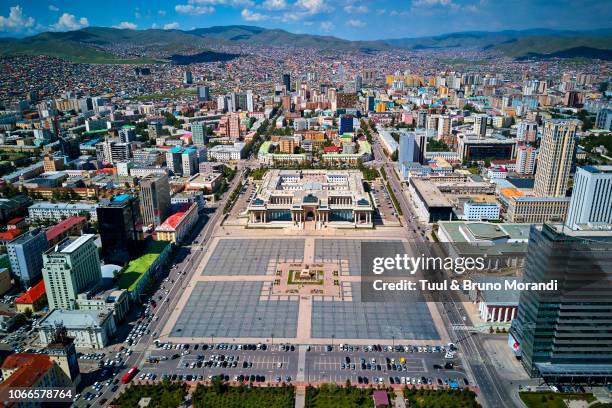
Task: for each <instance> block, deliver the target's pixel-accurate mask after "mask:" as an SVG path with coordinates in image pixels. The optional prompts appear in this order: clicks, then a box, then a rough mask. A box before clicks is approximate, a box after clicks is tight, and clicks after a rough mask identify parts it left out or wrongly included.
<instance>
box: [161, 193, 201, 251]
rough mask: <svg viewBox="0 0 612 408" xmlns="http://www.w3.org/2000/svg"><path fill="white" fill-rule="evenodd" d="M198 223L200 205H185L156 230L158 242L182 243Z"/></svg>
mask: <svg viewBox="0 0 612 408" xmlns="http://www.w3.org/2000/svg"><path fill="white" fill-rule="evenodd" d="M197 221H198V205H197V204H196V203H191V204H189V203H187V204H183V205H182V206H181V207H180V209H179V210H178V211H177V212H175V213H174V214H172V215H171V216H169V217H168V218H166V221H164V222H163V224H162V225H160V226H159V227H157V228H155V234H156V240H157V241H170V242H174V243H177V242H182V241H183V239H184V238H185V236H187V234H188V233H189V231H190V230H191V228H192V227H193V226H194V225H195V223H196V222H197Z"/></svg>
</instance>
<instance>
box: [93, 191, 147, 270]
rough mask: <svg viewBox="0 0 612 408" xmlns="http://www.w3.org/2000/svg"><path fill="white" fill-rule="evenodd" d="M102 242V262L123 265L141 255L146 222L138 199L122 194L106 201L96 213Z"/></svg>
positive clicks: (102, 202)
mask: <svg viewBox="0 0 612 408" xmlns="http://www.w3.org/2000/svg"><path fill="white" fill-rule="evenodd" d="M96 213H97V215H98V232H99V233H100V238H101V240H102V258H104V260H105V261H106V262H107V263H109V262H110V263H117V264H120V265H123V264H124V263H126V262H127V261H129V260H130V259H131V256H133V255H136V254H138V252H139V249H140V241H139V238H140V233H141V232H142V220H141V217H140V204H139V202H138V197H134V196H132V195H129V194H121V195H118V196H115V197H113V198H112V199H110V200H102V201H100V204H99V205H98V208H97V210H96Z"/></svg>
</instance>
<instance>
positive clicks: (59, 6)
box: [0, 0, 612, 40]
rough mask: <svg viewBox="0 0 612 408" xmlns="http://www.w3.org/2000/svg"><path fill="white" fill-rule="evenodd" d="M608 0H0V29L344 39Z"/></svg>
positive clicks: (474, 25) (606, 22)
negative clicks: (237, 29) (206, 31)
mask: <svg viewBox="0 0 612 408" xmlns="http://www.w3.org/2000/svg"><path fill="white" fill-rule="evenodd" d="M611 4H612V3H611V0H581V1H575V0H572V1H570V0H370V1H367V0H174V1H167V0H165V1H163V0H104V1H99V0H86V1H81V0H54V1H50V2H47V1H46V0H25V1H11V0H0V36H3V37H8V36H10V37H23V36H27V35H32V34H35V33H38V32H41V31H67V30H76V29H79V28H83V27H87V26H106V27H119V28H127V29H146V28H161V29H175V28H178V29H183V30H189V29H192V28H195V27H209V26H214V25H230V24H246V25H257V26H261V27H267V28H283V29H286V30H288V31H292V32H299V33H308V34H326V35H335V36H338V37H342V38H348V39H353V40H357V39H363V40H371V39H381V38H397V37H418V36H424V35H435V34H442V33H448V32H456V31H473V30H482V31H498V30H504V29H527V28H541V27H543V28H557V29H574V30H583V29H596V28H608V27H610V26H612V24H611V23H610V22H611V21H612V6H611Z"/></svg>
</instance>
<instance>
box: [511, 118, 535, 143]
mask: <svg viewBox="0 0 612 408" xmlns="http://www.w3.org/2000/svg"><path fill="white" fill-rule="evenodd" d="M537 138H538V124H537V123H536V122H534V121H530V120H524V121H522V122H521V123H519V125H518V129H517V131H516V141H517V142H522V143H534V142H535V141H536V139H537Z"/></svg>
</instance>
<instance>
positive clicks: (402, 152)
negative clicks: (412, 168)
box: [398, 131, 427, 165]
mask: <svg viewBox="0 0 612 408" xmlns="http://www.w3.org/2000/svg"><path fill="white" fill-rule="evenodd" d="M426 145H427V134H426V133H425V132H422V131H421V132H406V131H403V132H401V133H400V137H399V151H398V162H399V163H400V165H401V164H403V163H412V162H415V163H421V164H422V163H423V162H424V160H425V149H426Z"/></svg>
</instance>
